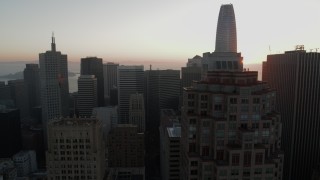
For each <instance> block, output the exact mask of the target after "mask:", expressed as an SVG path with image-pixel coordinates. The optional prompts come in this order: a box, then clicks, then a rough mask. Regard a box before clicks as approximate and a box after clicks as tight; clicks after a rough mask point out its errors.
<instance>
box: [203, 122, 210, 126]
mask: <svg viewBox="0 0 320 180" xmlns="http://www.w3.org/2000/svg"><path fill="white" fill-rule="evenodd" d="M202 126H203V127H210V121H203V122H202Z"/></svg>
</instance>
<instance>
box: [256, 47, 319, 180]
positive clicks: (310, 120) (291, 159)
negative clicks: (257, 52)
mask: <svg viewBox="0 0 320 180" xmlns="http://www.w3.org/2000/svg"><path fill="white" fill-rule="evenodd" d="M319 69H320V53H317V52H306V51H305V50H303V46H302V48H301V47H300V48H299V49H298V48H297V49H296V50H294V51H286V52H285V53H284V54H272V55H268V56H267V61H266V62H264V65H263V76H262V80H263V81H266V82H268V84H269V85H270V87H272V88H275V89H277V94H278V95H277V99H276V110H277V111H279V112H280V113H281V119H282V123H283V128H282V129H283V132H282V148H283V150H284V153H285V161H284V179H286V180H289V179H290V180H296V179H311V174H312V170H313V169H314V168H316V167H317V166H318V164H319V162H320V141H319V137H320V132H319V129H320V123H319V119H320V113H319V112H320V111H319V109H320V105H319V102H320V93H319V91H320V88H319V87H320V78H319V77H320V71H319Z"/></svg>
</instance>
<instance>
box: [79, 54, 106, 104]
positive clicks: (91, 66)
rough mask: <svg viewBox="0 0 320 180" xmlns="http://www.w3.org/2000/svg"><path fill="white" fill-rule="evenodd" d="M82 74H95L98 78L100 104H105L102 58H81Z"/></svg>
mask: <svg viewBox="0 0 320 180" xmlns="http://www.w3.org/2000/svg"><path fill="white" fill-rule="evenodd" d="M80 71H81V72H80V74H81V75H94V76H95V77H96V78H97V95H98V105H99V106H104V80H103V79H104V77H103V63H102V59H101V58H97V57H86V58H81V70H80Z"/></svg>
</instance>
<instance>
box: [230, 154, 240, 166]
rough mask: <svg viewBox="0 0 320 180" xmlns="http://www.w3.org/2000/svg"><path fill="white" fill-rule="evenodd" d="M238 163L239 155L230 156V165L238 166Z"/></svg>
mask: <svg viewBox="0 0 320 180" xmlns="http://www.w3.org/2000/svg"><path fill="white" fill-rule="evenodd" d="M239 161H240V154H232V158H231V165H232V166H239Z"/></svg>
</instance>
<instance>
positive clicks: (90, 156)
mask: <svg viewBox="0 0 320 180" xmlns="http://www.w3.org/2000/svg"><path fill="white" fill-rule="evenodd" d="M46 156H47V172H48V179H70V178H71V179H95V180H101V179H103V178H104V172H105V147H104V144H103V138H102V126H101V122H100V121H99V120H98V119H95V118H60V119H55V120H53V121H51V122H49V123H48V151H47V153H46Z"/></svg>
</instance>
